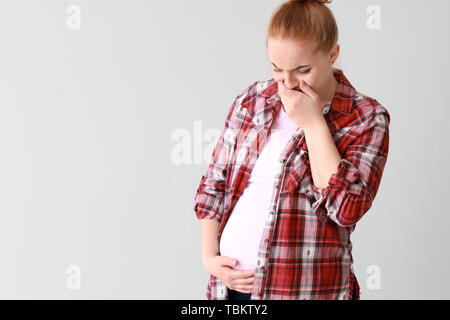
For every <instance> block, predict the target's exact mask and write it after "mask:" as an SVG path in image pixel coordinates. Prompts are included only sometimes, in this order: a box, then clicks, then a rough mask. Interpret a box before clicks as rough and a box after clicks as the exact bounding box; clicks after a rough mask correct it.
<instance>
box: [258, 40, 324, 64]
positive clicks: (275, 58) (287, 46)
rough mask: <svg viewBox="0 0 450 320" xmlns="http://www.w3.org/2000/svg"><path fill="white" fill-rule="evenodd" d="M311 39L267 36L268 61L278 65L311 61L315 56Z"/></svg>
mask: <svg viewBox="0 0 450 320" xmlns="http://www.w3.org/2000/svg"><path fill="white" fill-rule="evenodd" d="M314 50H315V45H314V43H313V42H312V41H307V40H296V39H292V38H285V39H282V38H269V39H268V40H267V51H268V54H269V57H270V61H272V62H273V63H275V64H276V65H277V66H279V67H289V66H290V65H294V64H303V63H305V64H307V63H311V62H312V61H314V60H315V59H316V58H317V53H315V52H314Z"/></svg>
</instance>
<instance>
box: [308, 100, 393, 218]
mask: <svg viewBox="0 0 450 320" xmlns="http://www.w3.org/2000/svg"><path fill="white" fill-rule="evenodd" d="M389 123H390V115H389V113H388V111H387V110H386V109H385V108H384V107H382V106H376V107H375V110H374V111H373V113H372V114H371V115H370V116H369V117H368V119H367V120H366V121H364V122H363V123H362V124H361V126H363V130H362V132H361V133H360V134H358V137H357V138H355V139H354V141H353V142H352V143H351V144H350V145H349V146H348V147H347V149H346V151H345V154H344V155H343V156H342V159H341V161H340V162H339V166H338V168H337V171H336V173H334V174H332V175H331V177H330V179H329V181H328V185H327V186H326V187H325V188H317V187H316V186H314V184H313V194H314V198H315V202H314V203H313V209H314V210H315V214H316V215H317V217H318V218H319V219H320V220H321V221H325V220H326V219H328V218H329V219H331V220H333V221H334V222H335V223H337V224H338V225H339V226H342V227H348V226H352V225H354V224H356V223H357V222H358V220H359V219H361V217H362V216H363V215H364V214H365V213H366V212H367V211H368V210H369V209H370V207H371V206H372V202H373V200H374V199H375V196H376V194H377V191H378V188H379V185H380V182H381V177H382V174H383V170H384V167H385V164H386V161H387V156H388V150H389Z"/></svg>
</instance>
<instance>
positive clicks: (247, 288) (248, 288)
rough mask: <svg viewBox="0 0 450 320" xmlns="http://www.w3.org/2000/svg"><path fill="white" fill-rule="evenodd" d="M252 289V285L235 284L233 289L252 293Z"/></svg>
mask: <svg viewBox="0 0 450 320" xmlns="http://www.w3.org/2000/svg"><path fill="white" fill-rule="evenodd" d="M252 289H253V286H237V287H235V289H233V290H236V291H240V292H243V293H252Z"/></svg>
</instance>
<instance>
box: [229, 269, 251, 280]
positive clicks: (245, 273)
mask: <svg viewBox="0 0 450 320" xmlns="http://www.w3.org/2000/svg"><path fill="white" fill-rule="evenodd" d="M231 272H232V273H233V276H234V277H236V278H248V277H252V276H253V275H254V274H255V269H250V270H232V271H231Z"/></svg>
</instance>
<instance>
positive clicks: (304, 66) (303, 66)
mask: <svg viewBox="0 0 450 320" xmlns="http://www.w3.org/2000/svg"><path fill="white" fill-rule="evenodd" d="M270 63H272V64H273V66H274V67H275V68H277V69H280V68H278V67H277V66H276V64H275V63H273V62H270ZM310 66H311V65H309V64H304V65H302V66H297V67H295V68H294V69H292V70H291V71H294V70H297V69H301V68H306V67H310ZM280 70H281V69H280ZM281 71H283V70H281Z"/></svg>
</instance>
